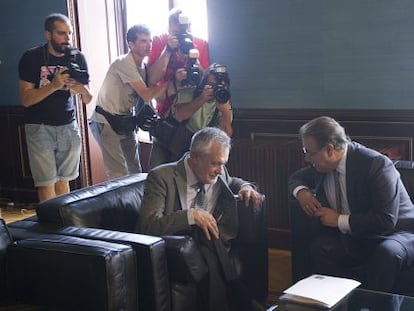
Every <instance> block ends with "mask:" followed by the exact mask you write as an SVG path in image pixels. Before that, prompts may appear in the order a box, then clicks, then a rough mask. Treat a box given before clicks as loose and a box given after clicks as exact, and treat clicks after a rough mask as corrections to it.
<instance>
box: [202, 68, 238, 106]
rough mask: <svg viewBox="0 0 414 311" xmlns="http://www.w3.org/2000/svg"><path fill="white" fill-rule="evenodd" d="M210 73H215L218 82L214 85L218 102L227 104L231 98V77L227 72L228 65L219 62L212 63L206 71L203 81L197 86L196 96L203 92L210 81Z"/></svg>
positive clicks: (214, 93) (214, 92)
mask: <svg viewBox="0 0 414 311" xmlns="http://www.w3.org/2000/svg"><path fill="white" fill-rule="evenodd" d="M209 75H214V77H215V80H216V82H215V83H214V85H213V95H214V98H215V100H216V101H217V103H219V104H225V103H227V102H228V101H229V100H230V98H231V94H230V89H229V86H230V79H229V74H228V72H227V67H226V66H224V65H219V64H216V63H214V64H211V65H210V67H208V69H207V70H206V71H205V72H204V75H203V78H202V80H201V83H200V84H199V85H198V86H197V88H196V90H195V92H194V96H195V97H198V96H200V94H201V93H202V92H203V89H204V86H205V85H206V84H207V82H208V77H209Z"/></svg>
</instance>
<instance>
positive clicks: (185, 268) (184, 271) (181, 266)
mask: <svg viewBox="0 0 414 311" xmlns="http://www.w3.org/2000/svg"><path fill="white" fill-rule="evenodd" d="M162 238H163V239H164V240H165V243H166V248H167V264H168V272H169V276H170V280H171V281H174V282H184V283H187V282H194V281H195V282H199V281H200V280H201V279H202V278H203V277H204V276H205V275H206V273H207V271H208V268H207V265H206V263H205V261H204V259H203V257H202V255H201V253H200V251H199V249H198V247H197V245H196V243H195V242H194V240H193V238H192V237H190V236H169V235H168V236H163V237H162Z"/></svg>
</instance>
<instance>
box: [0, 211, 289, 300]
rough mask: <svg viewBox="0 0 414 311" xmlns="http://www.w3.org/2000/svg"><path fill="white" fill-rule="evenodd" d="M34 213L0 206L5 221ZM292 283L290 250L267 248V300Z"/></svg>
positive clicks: (275, 297) (274, 298)
mask: <svg viewBox="0 0 414 311" xmlns="http://www.w3.org/2000/svg"><path fill="white" fill-rule="evenodd" d="M33 215H35V210H34V209H33V207H32V206H7V205H2V206H1V217H2V218H4V220H5V221H6V223H10V222H13V221H17V220H21V219H24V218H27V217H30V216H33ZM291 283H292V276H291V261H290V251H287V250H280V249H274V248H271V249H269V299H268V300H269V301H268V303H273V302H275V301H276V299H277V297H278V296H279V295H280V293H281V292H283V290H285V289H286V288H288V287H289V286H290V285H291Z"/></svg>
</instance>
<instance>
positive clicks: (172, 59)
mask: <svg viewBox="0 0 414 311" xmlns="http://www.w3.org/2000/svg"><path fill="white" fill-rule="evenodd" d="M189 28H190V20H189V18H188V16H186V15H184V14H183V12H182V11H181V10H180V9H177V8H175V9H172V10H171V11H170V14H169V18H168V34H162V35H160V36H155V37H154V41H153V43H152V51H151V53H150V55H149V57H148V72H149V76H150V79H149V83H150V85H156V84H157V85H162V84H164V83H166V82H168V81H170V80H171V78H172V77H173V75H174V73H175V72H176V70H177V69H178V68H184V67H186V65H187V62H188V58H189V55H188V53H189V50H190V49H192V48H194V49H197V50H198V51H199V56H198V63H199V67H200V70H201V71H203V70H204V69H205V68H207V67H208V66H209V64H210V61H209V53H208V44H207V42H206V41H205V40H203V39H201V38H197V37H194V36H192V35H191V34H190V33H189ZM169 109H170V102H169V101H167V100H157V111H158V113H159V115H160V116H161V117H165V115H166V113H167V111H169Z"/></svg>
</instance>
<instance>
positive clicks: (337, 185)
mask: <svg viewBox="0 0 414 311" xmlns="http://www.w3.org/2000/svg"><path fill="white" fill-rule="evenodd" d="M333 174H334V181H335V200H336V210H337V212H338V213H341V212H342V192H341V184H340V182H339V172H338V171H337V170H335V171H334V172H333Z"/></svg>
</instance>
